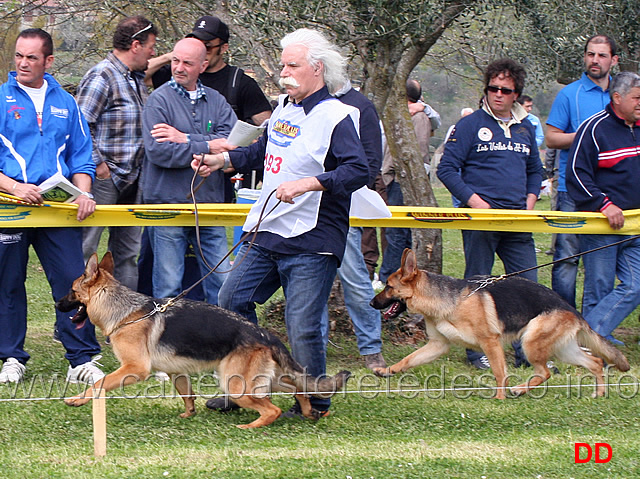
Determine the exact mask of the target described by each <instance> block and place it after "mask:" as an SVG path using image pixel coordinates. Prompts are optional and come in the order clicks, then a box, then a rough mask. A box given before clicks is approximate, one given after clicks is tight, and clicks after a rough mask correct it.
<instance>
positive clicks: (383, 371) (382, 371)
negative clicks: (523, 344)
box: [373, 368, 395, 378]
mask: <svg viewBox="0 0 640 479" xmlns="http://www.w3.org/2000/svg"><path fill="white" fill-rule="evenodd" d="M373 372H374V374H375V375H376V376H380V377H381V378H388V377H390V376H393V375H394V374H395V373H394V372H393V371H391V368H373Z"/></svg>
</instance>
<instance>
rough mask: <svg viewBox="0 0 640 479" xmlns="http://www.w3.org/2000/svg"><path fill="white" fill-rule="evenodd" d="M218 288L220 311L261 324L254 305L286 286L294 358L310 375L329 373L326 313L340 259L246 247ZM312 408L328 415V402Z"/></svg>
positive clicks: (316, 400)
mask: <svg viewBox="0 0 640 479" xmlns="http://www.w3.org/2000/svg"><path fill="white" fill-rule="evenodd" d="M235 265H237V266H236V268H235V269H234V270H233V271H231V272H230V273H229V275H228V276H227V278H226V280H225V282H224V285H223V286H222V288H221V289H220V296H219V299H220V306H221V307H223V308H225V309H229V310H231V311H235V312H236V313H239V314H241V315H243V316H244V317H245V318H247V319H248V320H249V321H251V322H252V323H255V324H257V323H258V318H257V316H256V303H259V304H264V303H265V302H266V301H267V300H268V299H269V298H270V297H271V296H272V295H273V293H275V292H276V291H277V290H278V288H280V287H281V286H282V289H283V291H284V297H285V300H286V306H285V312H284V319H285V323H286V326H287V335H288V337H289V344H290V345H291V354H292V356H293V357H294V358H295V360H296V361H298V363H300V365H301V366H302V367H303V368H306V370H307V372H308V373H309V374H312V375H313V376H321V375H324V374H325V372H326V359H327V358H326V353H327V343H326V337H325V332H326V331H327V330H328V325H325V324H323V322H326V317H325V316H324V315H323V312H324V310H325V308H326V306H327V301H328V300H329V294H330V293H331V286H332V284H333V279H334V278H335V277H336V270H337V267H338V259H337V258H336V257H335V256H332V255H322V254H313V253H310V254H290V255H287V254H280V253H275V252H273V251H270V250H268V249H265V248H261V247H260V246H257V245H255V244H254V245H253V246H252V247H251V249H249V247H248V243H243V244H242V246H241V247H240V251H239V252H238V256H236V259H235V262H234V266H235ZM311 404H312V405H313V407H314V408H316V409H318V410H320V411H324V410H326V409H328V408H329V405H330V404H331V400H330V399H320V398H316V397H312V399H311Z"/></svg>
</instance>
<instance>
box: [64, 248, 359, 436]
mask: <svg viewBox="0 0 640 479" xmlns="http://www.w3.org/2000/svg"><path fill="white" fill-rule="evenodd" d="M164 303H166V299H154V298H150V297H149V296H146V295H143V294H140V293H137V292H135V291H132V290H130V289H129V288H127V287H126V286H123V285H122V284H120V283H119V282H118V281H117V280H116V279H114V277H113V258H112V256H111V253H107V254H106V255H105V256H104V257H103V258H102V261H101V262H100V264H98V257H97V255H96V254H93V255H92V256H91V258H90V259H89V261H88V262H87V265H86V268H85V272H84V274H83V275H82V276H80V277H79V278H78V279H76V280H75V281H74V282H73V285H72V288H71V291H70V292H69V294H68V295H67V296H65V297H64V298H62V299H61V300H60V301H58V303H57V304H56V307H57V308H58V309H59V310H60V311H65V312H68V311H71V310H73V309H75V308H78V313H77V314H76V315H75V316H74V317H73V318H71V321H73V322H74V323H77V324H79V325H82V324H83V323H84V321H85V320H86V319H87V318H89V319H90V321H91V322H92V323H93V324H95V325H96V326H97V327H99V328H100V329H101V330H102V332H103V333H104V334H105V335H106V336H109V338H110V339H111V344H112V345H113V351H114V353H115V355H116V357H117V358H118V360H119V361H120V368H119V369H117V370H116V371H114V372H112V373H111V374H108V375H106V376H105V377H104V378H103V379H101V380H100V381H98V382H96V384H95V385H94V386H93V388H89V389H88V390H87V391H86V392H85V393H83V394H81V395H78V396H75V397H72V398H69V399H67V400H65V402H66V403H67V404H68V405H69V406H82V405H83V404H86V403H87V402H88V401H90V400H91V398H92V397H93V396H94V394H93V390H94V389H95V390H99V389H100V388H103V389H104V390H105V391H110V390H113V389H116V388H118V387H121V386H125V385H127V384H132V383H135V382H138V381H143V380H145V379H147V377H148V376H149V375H150V373H151V370H152V369H153V370H156V371H165V372H166V373H168V374H169V375H170V376H171V379H172V381H173V384H174V386H175V388H176V390H177V391H178V393H180V395H181V396H182V397H183V399H184V404H185V408H186V411H185V412H184V413H183V414H181V415H180V416H181V417H189V416H191V415H193V414H195V406H194V399H195V396H194V393H193V390H192V388H191V382H190V380H189V376H188V375H189V374H190V373H197V372H202V371H212V370H214V369H215V370H216V371H217V373H218V376H219V379H220V384H221V387H222V389H223V390H224V392H226V393H227V394H229V395H231V396H232V397H233V401H234V402H235V403H236V404H238V406H240V407H243V408H249V409H254V410H256V411H258V412H259V413H260V417H259V418H258V419H256V420H255V421H253V422H252V423H250V424H244V425H239V426H238V427H241V428H253V427H260V426H266V425H268V424H271V423H272V422H273V421H275V420H276V419H277V418H278V417H280V414H281V412H282V411H281V410H280V408H278V407H277V406H275V405H274V404H273V403H272V402H271V401H270V399H269V392H271V391H284V392H292V393H295V394H296V397H297V399H298V402H299V403H300V405H301V408H302V413H303V414H304V415H305V416H306V417H308V418H317V417H318V415H317V411H315V410H313V409H312V407H311V403H310V402H309V397H308V394H309V392H324V393H333V392H335V391H337V390H338V389H340V388H342V387H343V386H344V384H345V383H346V381H347V379H348V378H349V376H350V373H349V371H341V372H339V373H338V374H336V375H335V376H333V377H326V378H315V377H313V376H310V375H307V374H305V373H304V371H303V368H302V367H301V366H300V365H299V364H298V363H297V362H296V361H295V360H294V359H293V357H292V356H291V354H290V353H289V351H288V350H287V348H286V347H285V346H284V344H282V342H281V341H280V340H279V339H278V338H277V337H275V336H274V335H273V334H270V333H269V332H268V331H267V330H265V329H263V328H260V327H258V326H256V325H254V324H252V323H250V322H249V321H246V320H245V319H244V318H243V317H242V316H240V315H238V314H235V313H233V312H231V311H228V310H225V309H223V308H220V307H217V306H212V305H210V304H207V303H203V302H197V301H190V300H185V299H180V300H178V301H176V302H175V303H174V304H172V305H170V306H169V307H167V308H166V310H165V311H164V312H162V311H158V312H156V313H155V314H153V315H152V316H148V317H144V316H145V315H147V313H149V312H150V311H152V310H153V309H154V307H155V305H156V304H164ZM143 317H144V318H143ZM243 394H244V395H243Z"/></svg>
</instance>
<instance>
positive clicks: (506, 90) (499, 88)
mask: <svg viewBox="0 0 640 479" xmlns="http://www.w3.org/2000/svg"><path fill="white" fill-rule="evenodd" d="M487 91H490V92H491V93H498V92H499V91H500V92H502V94H503V95H511V94H512V93H515V90H512V89H511V88H505V87H503V86H493V85H489V86H487Z"/></svg>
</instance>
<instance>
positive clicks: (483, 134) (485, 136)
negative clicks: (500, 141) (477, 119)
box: [478, 127, 493, 141]
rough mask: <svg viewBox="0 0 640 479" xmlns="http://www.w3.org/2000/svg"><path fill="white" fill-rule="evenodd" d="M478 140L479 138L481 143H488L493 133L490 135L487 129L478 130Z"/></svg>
mask: <svg viewBox="0 0 640 479" xmlns="http://www.w3.org/2000/svg"><path fill="white" fill-rule="evenodd" d="M478 138H480V140H481V141H490V140H491V138H493V133H491V130H490V129H489V128H487V127H482V128H480V129H479V130H478Z"/></svg>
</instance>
